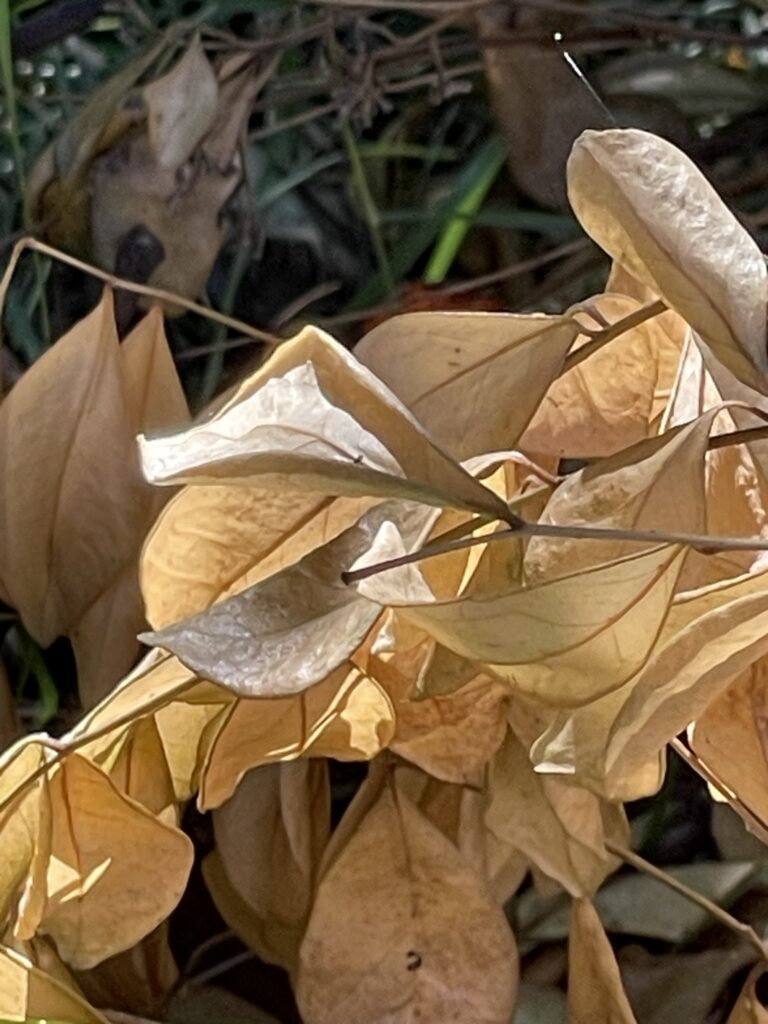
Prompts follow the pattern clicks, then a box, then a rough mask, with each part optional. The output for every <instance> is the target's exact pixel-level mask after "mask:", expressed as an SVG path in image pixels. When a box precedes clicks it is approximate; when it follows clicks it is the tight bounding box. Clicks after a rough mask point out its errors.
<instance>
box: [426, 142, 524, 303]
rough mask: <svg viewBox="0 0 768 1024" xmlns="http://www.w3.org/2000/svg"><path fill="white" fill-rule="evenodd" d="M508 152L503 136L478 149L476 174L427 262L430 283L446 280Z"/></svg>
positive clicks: (456, 205)
mask: <svg viewBox="0 0 768 1024" xmlns="http://www.w3.org/2000/svg"><path fill="white" fill-rule="evenodd" d="M506 155H507V151H506V146H505V144H504V142H503V140H502V139H501V137H500V136H495V137H494V138H492V139H491V140H490V141H489V142H488V143H486V145H485V146H484V147H483V148H482V149H481V150H480V152H479V153H478V157H477V159H476V161H475V162H474V167H473V175H472V177H471V178H469V179H468V180H467V182H466V189H465V191H464V193H463V194H462V195H459V196H457V202H456V204H455V206H454V209H453V211H452V216H451V218H450V220H449V221H448V223H447V224H446V225H445V227H444V228H443V230H442V232H441V234H440V237H439V238H438V240H437V243H436V245H435V248H434V251H433V253H432V256H431V257H430V260H429V263H428V264H427V269H426V271H425V273H424V281H425V282H426V283H427V284H441V283H442V282H443V281H444V280H445V276H446V274H447V273H448V271H449V270H450V269H451V266H452V265H453V261H454V260H455V259H456V256H457V254H458V252H459V249H460V248H461V246H462V244H463V242H464V239H465V238H466V236H467V232H468V231H469V228H470V224H471V218H472V217H473V216H474V215H475V214H476V213H477V211H478V210H479V209H480V207H481V206H482V205H483V203H484V201H485V198H486V196H487V195H488V192H489V191H490V189H491V186H492V185H493V183H494V181H496V178H497V177H498V175H499V172H500V171H501V168H502V167H503V166H504V161H505V159H506Z"/></svg>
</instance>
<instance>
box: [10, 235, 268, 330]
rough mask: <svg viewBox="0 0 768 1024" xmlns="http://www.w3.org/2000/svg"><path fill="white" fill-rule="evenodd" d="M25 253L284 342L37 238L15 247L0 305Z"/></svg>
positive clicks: (24, 241)
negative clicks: (112, 271)
mask: <svg viewBox="0 0 768 1024" xmlns="http://www.w3.org/2000/svg"><path fill="white" fill-rule="evenodd" d="M25 249H30V250H31V251H32V252H39V253H42V254H43V255H44V256H50V257H51V259H54V260H58V261H59V263H66V264H67V266H70V267H75V269H77V270H82V271H83V273H85V274H90V275H91V277H96V278H98V279H99V280H100V281H104V283H105V284H108V285H110V286H111V287H112V288H122V289H124V290H125V291H128V292H133V293H134V295H145V296H146V297H147V298H150V299H156V300H157V301H158V302H168V303H171V304H172V305H175V306H181V307H182V308H183V309H186V310H187V311H188V312H190V313H196V314H197V315H198V316H202V317H205V318H206V319H208V320H213V321H214V322H215V323H218V324H223V325H224V326H225V327H230V328H232V330H235V331H239V332H240V333H241V334H245V335H247V336H248V337H249V338H255V339H256V340H257V341H261V342H263V343H264V344H266V345H271V346H276V345H280V344H282V342H283V340H284V339H283V338H280V337H278V336H277V335H275V334H269V333H268V332H267V331H262V330H260V329H259V328H258V327H252V326H251V324H247V323H246V322H245V321H244V320H238V319H237V318H236V317H233V316H227V314H226V313H219V312H218V311H217V310H215V309H209V308H208V306H202V305H201V304H200V303H199V302H195V301H194V300H192V299H187V298H185V297H184V296H183V295H177V294H176V293H175V292H169V291H166V289H165V288H154V287H152V285H149V284H138V283H137V282H136V281H129V280H127V279H126V278H124V277H117V276H116V275H115V274H110V273H109V272H108V271H106V270H101V269H100V268H99V267H95V266H93V264H91V263H86V262H85V261H84V260H79V259H77V257H75V256H70V255H69V254H68V253H65V252H62V251H61V250H60V249H55V248H54V247H53V246H52V245H47V244H46V243H45V242H40V241H38V240H37V239H36V238H22V239H21V240H20V241H19V242H17V243H16V245H15V246H14V250H13V253H12V254H11V259H10V261H9V263H8V267H7V268H6V271H5V274H4V275H3V279H2V281H0V303H1V302H2V299H3V296H4V292H5V290H7V287H8V283H9V282H10V278H11V276H12V274H13V271H14V268H15V266H16V263H18V260H19V257H20V256H21V254H22V252H23V251H24V250H25Z"/></svg>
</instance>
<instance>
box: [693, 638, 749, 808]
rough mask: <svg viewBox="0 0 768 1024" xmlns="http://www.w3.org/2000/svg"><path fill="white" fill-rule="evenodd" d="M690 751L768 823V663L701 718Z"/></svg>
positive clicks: (737, 682) (738, 682)
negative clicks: (692, 750)
mask: <svg viewBox="0 0 768 1024" xmlns="http://www.w3.org/2000/svg"><path fill="white" fill-rule="evenodd" d="M690 740H691V746H692V747H693V749H694V751H695V752H696V754H697V755H698V756H699V757H700V758H701V760H702V761H703V762H704V763H705V764H706V765H707V767H708V768H709V769H711V771H712V772H713V774H714V775H715V777H716V778H717V779H718V780H719V781H721V782H722V783H723V784H724V785H725V786H726V787H727V788H728V790H729V791H730V792H731V793H735V794H736V796H737V797H738V798H739V800H740V801H741V802H742V803H743V804H746V806H747V807H748V808H749V809H750V810H751V811H752V812H753V814H755V815H756V817H757V818H758V819H759V820H760V821H768V795H767V794H768V661H766V659H765V658H761V659H760V660H759V661H756V662H755V663H754V664H753V665H750V667H749V668H748V669H747V671H746V672H744V673H742V674H741V675H740V676H739V677H738V678H737V679H736V680H735V681H734V682H733V683H732V684H731V685H730V686H729V687H728V689H727V690H725V691H724V692H723V693H721V694H720V696H718V697H717V698H716V699H715V700H714V701H712V703H711V704H710V705H709V706H708V707H707V708H706V710H705V711H704V713H703V714H702V715H700V716H699V717H698V718H697V720H696V723H695V725H694V726H693V727H692V728H691V730H690Z"/></svg>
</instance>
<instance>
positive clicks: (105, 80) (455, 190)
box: [0, 0, 768, 408]
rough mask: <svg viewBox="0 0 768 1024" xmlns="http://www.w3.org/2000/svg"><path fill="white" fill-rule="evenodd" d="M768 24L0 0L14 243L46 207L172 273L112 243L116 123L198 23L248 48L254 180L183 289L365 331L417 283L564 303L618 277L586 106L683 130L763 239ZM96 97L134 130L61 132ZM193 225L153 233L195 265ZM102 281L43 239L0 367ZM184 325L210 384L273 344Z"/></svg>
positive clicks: (39, 341) (359, 7)
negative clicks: (588, 194)
mask: <svg viewBox="0 0 768 1024" xmlns="http://www.w3.org/2000/svg"><path fill="white" fill-rule="evenodd" d="M767 27H768V7H766V5H765V4H764V3H762V2H754V0H753V2H749V3H744V2H737V0H703V2H700V0H656V2H653V0H622V2H621V3H613V2H608V3H607V2H604V0H601V2H584V0H525V2H523V3H511V2H507V0H479V2H478V0H469V2H460V0H392V2H391V3H390V4H384V3H379V2H378V0H359V2H357V3H352V2H350V0H323V2H321V3H317V2H316V3H303V2H298V0H208V2H200V0H156V2H153V3H151V4H149V3H140V2H138V0H107V2H103V0H102V2H99V0H58V2H47V3H43V2H40V0H10V3H9V0H2V2H0V65H1V68H0V70H1V71H2V111H1V115H0V125H1V126H2V133H1V134H0V259H4V258H6V257H7V255H8V253H9V251H10V247H11V244H12V242H13V241H14V240H15V239H17V238H18V237H19V236H20V235H21V234H22V233H24V232H25V231H29V232H32V233H35V234H36V235H37V236H39V237H46V236H47V237H48V238H49V239H50V240H52V241H54V242H55V243H56V244H59V245H60V246H61V247H63V248H65V249H68V250H69V251H70V252H73V253H74V254H76V255H78V256H80V257H82V258H84V259H86V260H88V261H90V262H96V263H100V264H101V265H102V266H104V264H105V263H107V264H108V263H110V262H111V263H112V265H107V266H104V269H107V270H115V269H117V270H118V272H121V273H123V274H124V275H125V276H129V277H135V278H137V279H142V275H143V279H144V280H146V279H149V280H151V281H153V280H154V278H153V277H152V274H151V271H152V266H150V265H147V266H144V267H142V266H141V264H142V253H140V252H139V253H138V255H137V252H136V251H135V250H136V248H137V247H136V245H135V244H134V245H133V250H134V251H132V246H131V241H133V242H134V243H135V238H134V239H133V240H131V239H129V240H128V241H127V242H126V240H125V239H123V243H124V244H123V247H122V249H120V247H119V246H118V247H117V251H111V252H110V253H109V256H110V257H111V259H107V258H105V247H104V244H103V240H102V241H101V242H100V234H101V235H103V234H104V233H105V231H106V233H109V231H110V229H111V228H112V225H111V224H107V226H106V227H105V222H108V221H109V220H110V217H111V215H112V214H111V212H110V211H111V210H114V209H115V207H116V206H118V205H121V204H122V201H123V199H124V197H125V194H126V189H125V181H124V180H123V179H120V181H119V183H118V184H119V188H117V190H116V188H115V181H114V177H115V173H116V172H115V167H114V164H115V163H116V162H117V161H118V160H119V159H123V160H125V157H124V155H123V156H121V155H120V152H119V142H120V140H119V139H117V141H115V137H117V136H119V135H120V132H121V131H124V130H125V129H124V126H122V127H115V126H114V122H115V118H116V117H117V116H118V115H119V114H120V113H121V112H122V114H123V115H125V114H126V111H130V110H131V109H132V108H135V107H136V105H137V103H138V102H139V100H138V99H137V97H138V96H139V95H140V90H141V84H142V83H144V82H147V81H150V80H153V79H156V78H158V77H159V76H162V74H163V73H164V72H166V71H167V70H168V68H169V67H171V66H172V65H173V64H174V62H175V60H176V59H177V58H178V56H179V55H180V54H181V53H182V52H183V49H184V47H185V46H187V45H188V44H189V41H190V40H191V39H192V38H193V36H194V35H195V33H196V32H199V33H200V37H201V39H202V43H203V45H204V47H205V51H206V53H207V54H208V56H209V58H210V59H211V60H212V61H214V64H215V66H216V67H217V68H221V67H225V66H226V64H227V61H237V60H238V59H239V60H241V61H245V60H248V61H250V65H251V67H252V69H253V74H254V76H255V78H257V79H258V81H255V82H254V81H253V80H252V81H251V85H250V86H249V88H250V90H251V94H252V96H250V97H249V99H248V103H247V111H246V112H245V115H244V116H243V117H242V119H241V122H240V124H239V125H238V126H237V129H238V138H237V154H236V157H237V163H238V170H237V178H238V182H239V184H238V186H237V187H236V188H234V190H230V192H231V194H229V195H227V196H226V198H225V200H224V201H221V202H219V200H220V196H219V195H216V196H214V197H210V196H209V197H206V199H205V201H206V202H208V203H209V205H211V204H213V206H214V207H215V208H214V210H213V214H214V216H215V218H216V224H217V227H220V228H222V229H223V237H222V239H219V238H218V237H216V238H214V237H211V238H210V240H209V245H208V248H209V249H210V250H211V251H212V252H213V253H215V254H217V255H216V258H215V262H214V263H213V268H212V270H211V272H210V275H209V276H208V278H207V283H206V284H205V286H204V288H203V290H202V291H200V289H199V287H196V284H197V282H196V281H194V280H193V278H194V277H195V274H194V273H190V274H189V275H188V280H185V277H184V268H183V266H182V268H181V270H180V271H179V272H177V273H176V275H175V276H174V277H173V278H172V279H173V281H174V283H176V284H177V285H184V286H186V288H185V287H178V288H177V290H181V291H184V290H186V292H187V294H189V295H190V296H191V297H197V298H200V299H201V301H202V302H204V303H207V304H210V305H212V306H214V307H216V308H217V309H220V310H223V311H226V312H232V313H233V314H234V315H235V316H236V317H238V318H240V319H243V320H246V321H248V322H249V323H252V324H254V325H257V326H259V327H261V328H264V329H267V330H270V331H273V332H277V333H286V332H288V331H290V330H292V329H294V328H295V327H296V325H297V324H298V323H300V322H301V320H302V319H312V320H314V321H316V322H320V323H322V324H323V325H324V326H327V327H328V329H329V330H331V331H333V332H335V333H336V334H337V335H338V336H340V337H341V338H342V339H343V340H344V341H346V342H348V343H353V342H354V341H355V339H356V338H357V337H359V336H360V335H361V333H363V331H364V329H365V327H366V326H367V325H368V324H370V323H371V321H372V320H374V319H375V318H376V317H380V316H383V315H388V314H391V313H393V312H396V311H398V310H401V309H405V308H408V309H413V308H419V307H421V306H427V307H429V308H440V307H442V308H452V307H463V308H489V309H498V308H501V309H508V310H529V309H545V310H554V309H562V308H563V307H564V306H567V305H568V304H569V303H570V302H571V301H573V300H575V299H576V298H581V297H583V296H584V295H586V294H589V293H590V292H591V291H597V290H599V288H600V287H601V284H602V282H603V280H604V276H605V266H604V264H603V262H602V260H601V257H600V256H599V254H598V253H597V251H596V250H595V249H594V248H593V247H591V246H590V245H589V244H588V243H587V242H586V241H585V240H584V239H583V238H582V237H580V232H579V229H578V227H577V225H576V223H575V221H574V219H573V217H572V216H571V214H570V212H569V210H568V205H567V200H566V196H565V191H564V165H565V159H566V155H567V153H568V150H569V148H570V145H571V143H572V141H573V139H574V138H575V137H576V136H577V135H578V134H579V132H580V131H581V130H583V129H584V128H587V127H596V128H603V127H609V126H611V125H618V126H630V125H631V126H635V127H642V128H648V129H649V130H652V131H655V132H657V133H659V134H662V135H664V136H666V137H667V138H670V139H671V140H672V141H674V142H676V143H677V144H678V145H680V146H682V147H683V148H684V149H685V150H686V151H687V152H688V153H689V154H690V155H691V156H692V157H693V158H694V159H695V160H696V161H697V162H698V163H699V164H700V165H702V166H703V168H704V170H705V171H706V173H707V174H708V175H709V177H710V178H711V179H712V180H713V181H714V182H715V183H716V185H717V186H718V188H719V189H720V190H721V191H722V192H723V193H724V195H725V197H726V199H727V201H728V202H729V203H730V204H732V205H733V206H734V207H735V208H736V210H737V211H738V213H739V214H740V215H741V216H742V218H743V219H744V221H745V223H746V224H747V225H748V226H749V227H750V228H751V229H752V230H754V232H755V233H756V234H757V236H758V238H760V239H761V238H762V235H763V233H764V231H765V230H766V226H768V217H767V216H766V214H767V211H768V188H767V186H768V162H767V161H766V146H768V77H767V75H768V73H767V72H766V63H767V62H768V37H766V35H765V32H766V28H767ZM137 65H138V66H137ZM131 68H133V70H131ZM126 69H128V79H127V81H125V82H123V84H122V86H121V88H120V89H118V90H117V92H116V95H114V96H110V90H111V89H114V82H115V77H114V76H116V75H117V74H118V72H120V73H121V74H122V75H123V76H124V77H125V74H126ZM118 78H119V76H118ZM89 101H90V108H91V109H90V112H89ZM105 101H106V104H107V105H106V106H105ZM190 102H193V97H192V96H190ZM99 103H101V107H99ZM110 103H112V107H111V108H109V109H107V108H108V107H109V104H110ZM94 107H95V109H94ZM84 111H85V112H86V114H85V116H86V121H89V130H93V127H94V123H97V122H99V119H100V121H101V123H102V124H103V125H107V124H109V123H110V121H111V122H112V125H113V127H112V129H110V131H112V134H113V136H114V137H113V138H108V137H102V138H101V139H99V140H98V143H97V144H95V145H92V146H90V149H88V146H85V147H83V145H82V137H81V138H79V139H77V140H76V141H77V143H78V144H81V145H80V149H81V151H80V154H79V156H78V157H73V156H72V154H71V153H70V154H69V155H68V156H67V155H66V154H64V155H63V153H62V150H63V148H64V146H63V142H62V134H64V135H66V132H67V131H68V130H69V131H70V134H71V126H72V124H73V120H74V119H76V118H77V117H78V115H80V116H81V117H82V115H83V112H84ZM89 119H90V120H89ZM106 134H107V135H108V134H109V133H106ZM55 140H58V142H57V144H58V146H59V151H58V152H57V154H56V163H57V166H56V168H55V172H54V174H57V175H58V176H59V178H60V179H66V177H67V175H69V184H70V185H72V181H73V179H75V178H76V179H77V181H76V188H75V187H73V188H72V189H71V190H70V191H69V192H68V193H67V199H68V202H69V204H70V207H71V210H72V212H71V213H70V220H71V221H74V222H75V223H74V224H72V223H70V225H69V226H68V227H67V228H66V229H65V230H60V229H59V228H57V225H56V224H55V223H52V221H55V217H52V215H51V209H50V203H48V205H46V199H50V195H48V196H47V197H46V196H45V195H43V198H42V200H41V197H40V188H39V184H38V182H39V180H40V179H41V165H40V162H39V158H40V155H41V154H42V153H43V152H44V151H45V150H46V147H47V146H49V145H50V144H51V143H52V142H54V141H55ZM91 141H92V140H91ZM64 142H66V139H64ZM69 144H70V150H71V149H72V143H71V139H70V143H69ZM89 145H90V143H89ZM86 149H88V152H86V151H85V150H86ZM110 154H111V156H112V166H110V165H109V162H108V157H110ZM115 154H117V155H115ZM193 162H194V156H193ZM47 173H48V176H49V178H50V176H51V172H50V168H48V169H47ZM44 177H45V175H43V178H44ZM110 187H111V189H112V190H111V191H110ZM140 212H141V211H139V212H138V213H137V215H136V220H137V223H139V222H140V220H141V218H140ZM181 220H183V218H181V219H180V220H178V221H177V223H176V225H175V227H176V228H177V229H178V231H181V232H183V230H184V227H183V224H182V223H181ZM195 231H196V233H197V234H196V237H195V238H194V239H192V238H191V237H190V238H189V239H182V241H181V244H180V246H179V247H177V248H180V249H181V250H182V251H181V252H178V251H176V252H170V251H169V249H170V247H169V241H168V239H167V238H162V237H161V238H160V239H159V243H160V246H161V248H160V249H159V250H158V253H159V257H158V255H157V254H155V255H154V256H152V254H150V255H149V256H148V257H147V254H146V253H144V254H143V256H144V257H146V258H147V259H149V262H150V264H152V261H153V259H154V260H155V261H156V260H157V259H158V258H162V257H163V254H164V255H165V263H166V265H168V264H169V263H170V262H171V261H172V260H174V259H175V260H176V262H177V264H183V262H184V255H183V249H184V243H186V244H187V247H188V248H189V249H191V248H194V246H195V245H198V244H201V238H200V232H199V227H198V226H196V227H195ZM213 233H214V232H213V231H211V234H212V235H213ZM142 241H143V242H144V243H146V238H144V239H143V240H142V239H140V242H142ZM202 243H203V244H204V243H205V239H204V238H203V239H202ZM139 248H140V245H139ZM113 250H114V247H113ZM198 276H199V275H198ZM166 277H167V275H166ZM196 292H198V293H199V294H195V293H196ZM94 295H95V285H94V284H93V282H89V280H88V278H87V276H86V275H83V274H81V273H79V272H76V271H72V270H71V269H67V268H62V267H52V266H51V265H50V263H49V262H48V261H47V260H45V259H43V258H36V259H34V260H31V259H28V260H25V261H24V264H23V266H22V269H21V272H20V274H19V275H18V276H17V278H16V280H15V283H14V287H13V288H12V290H11V294H10V295H9V298H8V302H7V304H6V310H5V325H4V326H5V339H6V343H7V352H6V356H5V358H6V360H7V362H8V364H9V365H8V366H6V375H9V376H10V377H11V379H12V378H13V376H14V374H18V373H19V372H22V371H23V369H24V367H25V366H27V365H28V364H29V363H30V362H31V361H32V360H34V359H35V358H36V357H37V356H38V355H39V354H40V352H42V351H43V350H44V349H45V348H46V346H47V345H49V344H50V343H51V340H52V339H53V338H55V337H57V336H58V335H59V334H60V333H61V332H62V330H64V329H65V328H67V327H68V326H69V325H70V324H71V323H72V322H73V321H74V319H76V317H77V316H78V315H80V314H82V312H83V310H84V308H86V307H87V306H88V304H89V303H90V302H92V300H93V297H94ZM170 334H171V340H172V344H173V346H174V351H175V354H176V356H177V358H178V360H179V365H180V368H181V369H182V371H183V373H184V378H185V381H186V383H187V386H188V389H189V393H190V396H191V399H192V402H193V405H195V406H196V407H197V408H199V407H200V406H201V405H202V404H204V403H205V402H206V401H207V400H209V399H210V398H211V397H212V396H213V394H215V393H216V392H217V391H218V390H220V389H221V388H222V387H223V386H225V385H226V384H227V383H230V382H231V381H232V380H233V379H234V376H235V375H236V374H237V373H239V372H241V371H242V368H243V364H244V363H245V362H248V361H252V360H253V359H254V358H258V357H259V355H260V353H259V351H258V346H254V343H253V341H252V340H249V339H244V338H242V337H238V336H237V333H236V332H226V331H224V330H222V328H221V327H220V326H216V325H212V324H211V323H210V322H206V321H205V320H204V319H201V318H200V317H193V316H185V317H182V318H180V319H178V320H177V321H175V322H173V323H172V325H171V328H170Z"/></svg>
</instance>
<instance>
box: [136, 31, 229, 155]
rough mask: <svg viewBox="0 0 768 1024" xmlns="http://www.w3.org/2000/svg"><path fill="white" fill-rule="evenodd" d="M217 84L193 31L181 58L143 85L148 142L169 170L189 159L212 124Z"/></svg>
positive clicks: (217, 91) (217, 93)
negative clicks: (166, 71) (159, 75)
mask: <svg viewBox="0 0 768 1024" xmlns="http://www.w3.org/2000/svg"><path fill="white" fill-rule="evenodd" d="M218 95H219V87H218V83H217V81H216V76H215V75H214V73H213V68H212V67H211V65H210V62H209V60H208V58H207V57H206V56H205V52H204V51H203V47H202V45H201V43H200V36H199V35H196V36H195V37H194V39H193V40H192V42H191V43H190V45H189V47H188V48H187V51H186V52H185V53H184V55H183V56H182V58H181V60H180V61H178V63H177V64H176V65H175V66H174V67H173V68H172V69H171V70H170V71H169V72H168V73H167V74H165V75H163V77H162V78H157V79H155V81H154V82H151V83H150V84H149V85H147V86H145V88H144V100H145V102H146V104H147V131H148V133H149V145H150V148H151V149H152V153H153V154H154V157H155V159H156V160H157V162H158V164H159V165H160V166H161V167H163V168H166V169H168V170H171V171H175V170H177V169H178V168H179V167H181V165H182V164H183V163H186V161H187V160H188V159H189V157H190V156H191V155H192V153H193V152H194V150H195V149H196V148H197V145H198V143H199V142H200V140H201V139H202V138H203V136H204V135H205V133H206V132H207V131H208V129H209V128H210V127H211V125H212V124H213V120H214V117H215V115H216V108H217V105H218Z"/></svg>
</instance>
